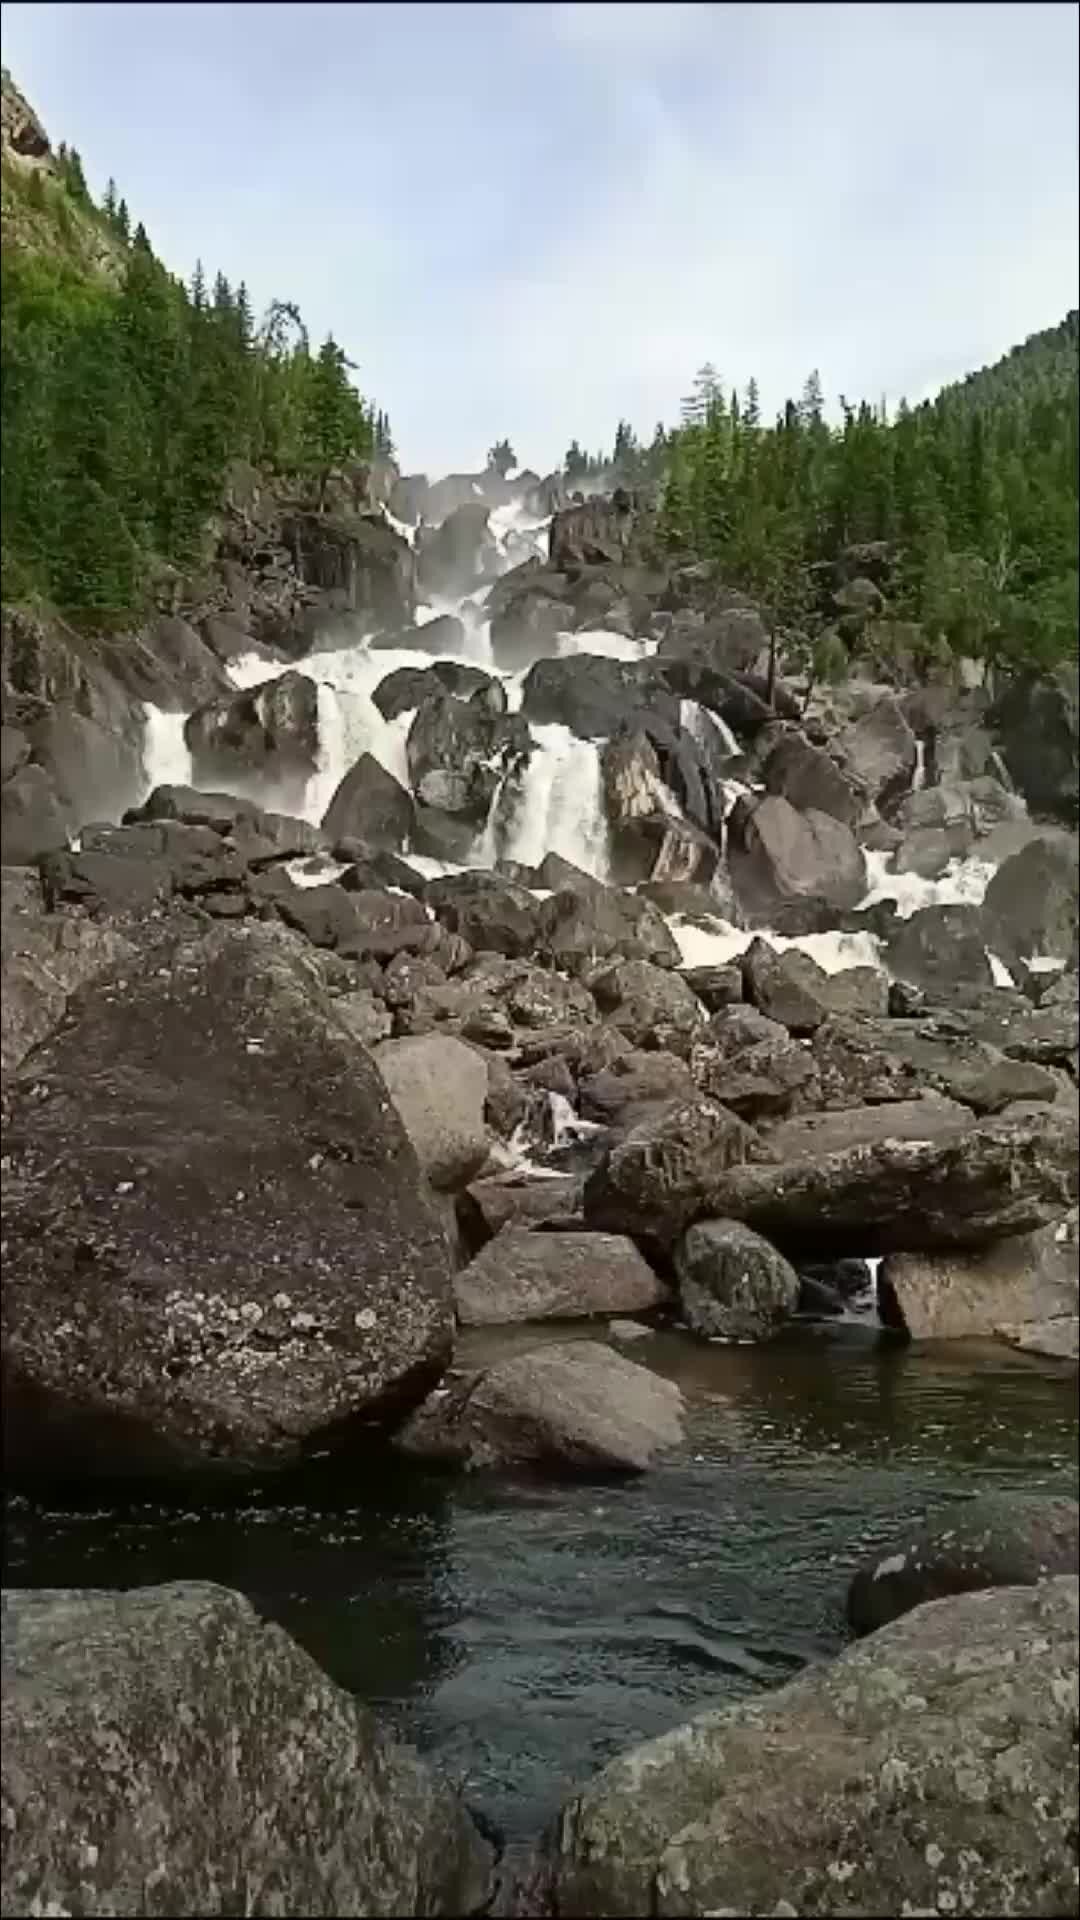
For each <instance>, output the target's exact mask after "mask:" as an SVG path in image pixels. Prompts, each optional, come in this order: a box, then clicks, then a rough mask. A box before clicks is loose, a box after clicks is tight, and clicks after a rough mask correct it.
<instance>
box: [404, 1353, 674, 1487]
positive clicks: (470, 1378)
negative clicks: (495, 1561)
mask: <svg viewBox="0 0 1080 1920" xmlns="http://www.w3.org/2000/svg"><path fill="white" fill-rule="evenodd" d="M682 1405H683V1401H682V1394H681V1393H680V1392H679V1389H678V1387H677V1386H675V1385H674V1383H673V1382H672V1381H670V1380H662V1379H660V1378H658V1377H657V1375H656V1374H654V1373H650V1372H648V1370H647V1369H646V1368H645V1367H639V1366H635V1365H634V1364H633V1363H632V1362H631V1361H629V1360H625V1359H624V1358H623V1357H622V1355H621V1354H617V1353H613V1352H612V1350H611V1348H610V1347H607V1346H601V1345H600V1344H598V1343H596V1342H593V1341H587V1340H575V1341H567V1342H565V1343H562V1344H554V1343H552V1344H550V1345H545V1346H540V1347H534V1348H533V1349H531V1351H530V1352H528V1353H519V1354H516V1355H514V1356H513V1358H511V1359H507V1360H500V1361H497V1362H496V1363H495V1364H494V1365H493V1366H491V1367H488V1368H487V1369H486V1370H484V1371H481V1372H473V1373H468V1374H466V1375H465V1376H464V1377H463V1378H461V1379H459V1380H457V1381H455V1382H454V1383H453V1384H452V1385H451V1386H450V1388H449V1389H448V1390H447V1391H445V1392H444V1393H442V1394H441V1395H437V1396H436V1395H433V1396H432V1398H431V1399H430V1400H428V1401H427V1402H425V1404H424V1406H423V1407H421V1408H420V1409H419V1410H418V1412H417V1413H416V1414H414V1416H413V1417H412V1419H411V1420H410V1421H409V1423H408V1425H407V1426H406V1427H405V1428H404V1430H403V1432H402V1433H401V1434H400V1435H399V1437H398V1441H397V1445H398V1446H399V1447H400V1448H402V1450H403V1451H405V1452H407V1453H412V1454H419V1455H421V1456H422V1457H424V1458H427V1459H434V1460H441V1461H442V1462H444V1463H445V1464H448V1465H450V1464H453V1465H458V1466H465V1467H470V1468H484V1467H502V1466H511V1467H519V1466H535V1467H541V1468H547V1469H548V1470H549V1471H554V1472H557V1473H560V1474H561V1473H567V1472H578V1473H596V1472H601V1473H605V1472H614V1473H642V1472H644V1471H645V1470H646V1468H648V1467H649V1466H651V1465H652V1462H653V1460H654V1458H655V1457H656V1455H657V1454H658V1453H660V1452H662V1451H663V1450H665V1449H666V1448H668V1447H673V1446H677V1445H678V1443H679V1441H680V1440H681V1439H682Z"/></svg>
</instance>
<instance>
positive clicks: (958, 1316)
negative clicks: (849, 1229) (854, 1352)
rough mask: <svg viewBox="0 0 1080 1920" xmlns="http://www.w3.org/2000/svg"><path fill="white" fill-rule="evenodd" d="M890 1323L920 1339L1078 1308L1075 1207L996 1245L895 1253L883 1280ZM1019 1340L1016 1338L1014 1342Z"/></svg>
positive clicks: (976, 1333) (961, 1334) (979, 1332)
mask: <svg viewBox="0 0 1080 1920" xmlns="http://www.w3.org/2000/svg"><path fill="white" fill-rule="evenodd" d="M878 1298H879V1302H880V1310H881V1315H882V1318H883V1320H884V1321H885V1323H886V1325H888V1326H892V1327H899V1328H902V1329H903V1330H904V1331H905V1332H907V1333H908V1334H910V1336H911V1338H912V1339H914V1340H956V1339H972V1338H976V1339H977V1338H990V1337H991V1336H993V1335H995V1334H997V1332H998V1330H999V1329H1000V1328H1003V1327H1007V1328H1009V1329H1010V1333H1009V1334H1007V1335H1005V1336H1003V1337H1005V1338H1011V1337H1012V1331H1013V1330H1019V1329H1021V1328H1022V1327H1024V1326H1026V1325H1028V1324H1033V1323H1038V1324H1040V1325H1041V1324H1043V1323H1045V1322H1049V1321H1055V1320H1075V1318H1076V1316H1077V1313H1078V1312H1080V1278H1078V1260H1077V1216H1076V1211H1075V1209H1074V1210H1073V1212H1072V1213H1071V1214H1070V1215H1069V1216H1067V1218H1066V1219H1065V1220H1056V1221H1053V1222H1052V1223H1050V1224H1049V1225H1047V1226H1045V1227H1040V1228H1038V1229H1037V1230H1036V1231H1035V1232H1033V1233H1023V1234H1013V1235H1010V1236H1009V1237H1008V1238H1007V1239H1002V1240H997V1241H995V1243H994V1244H993V1245H992V1246H989V1247H981V1248H976V1249H973V1250H965V1249H954V1250H952V1251H950V1252H947V1253H945V1252H942V1253H894V1254H890V1256H889V1258H888V1259H887V1260H886V1261H884V1262H883V1264H882V1268H881V1273H880V1276H879V1280H878ZM1014 1344H1015V1341H1014Z"/></svg>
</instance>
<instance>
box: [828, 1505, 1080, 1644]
mask: <svg viewBox="0 0 1080 1920" xmlns="http://www.w3.org/2000/svg"><path fill="white" fill-rule="evenodd" d="M1078 1572H1080V1507H1078V1506H1077V1503H1076V1501H1075V1500H1064V1499H1056V1498H1054V1497H1053V1496H1052V1495H1048V1494H1039V1493H1036V1494H1030V1493H1029V1494H1024V1493H1013V1492H1008V1493H984V1494H981V1495H979V1494H977V1495H976V1496H975V1498H974V1499H973V1500H965V1501H963V1502H962V1503H960V1504H958V1505H957V1506H955V1507H952V1508H950V1509H949V1510H948V1511H947V1512H946V1513H945V1514H943V1515H942V1517H941V1518H940V1519H938V1520H936V1521H935V1522H934V1523H933V1524H932V1525H930V1526H927V1527H923V1528H920V1529H919V1530H918V1531H917V1532H915V1531H914V1530H913V1529H911V1530H909V1531H907V1532H906V1533H904V1534H903V1535H902V1537H901V1538H900V1539H899V1540H897V1542H896V1544H895V1546H894V1547H893V1549H892V1551H891V1552H886V1553H884V1554H882V1552H881V1550H880V1549H879V1550H878V1552H876V1553H875V1554H874V1555H873V1558H872V1559H870V1560H868V1561H867V1562H866V1564H865V1565H864V1566H862V1567H860V1568H859V1571H858V1572H857V1573H856V1574H855V1575H854V1577H853V1578H852V1581H851V1585H850V1586H849V1588H848V1597H847V1616H848V1621H849V1624H850V1625H851V1627H852V1628H853V1629H854V1631H855V1632H856V1633H860V1634H861V1633H873V1632H874V1631H875V1629H876V1628H878V1627H884V1626H887V1625H888V1624H889V1622H890V1620H899V1619H900V1618H901V1616H902V1615H903V1614H905V1613H910V1612H911V1610H912V1608H913V1607H921V1606H922V1605H923V1604H924V1603H925V1602H926V1601H928V1600H944V1599H947V1598H949V1597H950V1596H952V1595H953V1594H957V1593H978V1592H981V1591H982V1590H983V1589H984V1588H986V1587H1033V1586H1035V1585H1036V1584H1037V1583H1038V1582H1039V1581H1040V1580H1045V1579H1047V1578H1053V1577H1054V1576H1056V1575H1058V1574H1070V1573H1072V1574H1075V1573H1078Z"/></svg>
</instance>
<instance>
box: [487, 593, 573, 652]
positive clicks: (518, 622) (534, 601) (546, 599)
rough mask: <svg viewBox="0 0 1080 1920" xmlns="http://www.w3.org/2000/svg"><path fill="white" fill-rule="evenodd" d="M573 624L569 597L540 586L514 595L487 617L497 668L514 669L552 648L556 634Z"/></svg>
mask: <svg viewBox="0 0 1080 1920" xmlns="http://www.w3.org/2000/svg"><path fill="white" fill-rule="evenodd" d="M576 624H577V622H576V617H575V612H574V608H573V606H572V605H571V603H570V601H569V600H560V599H556V598H555V597H553V596H552V595H551V594H550V593H545V592H543V590H542V588H540V587H537V588H535V589H530V591H529V592H527V593H519V594H517V595H515V597H514V599H513V600H510V601H509V602H507V604H506V605H504V606H501V607H496V608H495V610H494V612H493V613H492V616H491V654H492V658H493V659H494V660H496V661H497V662H498V664H499V666H500V667H505V668H509V669H511V670H512V671H514V672H518V671H520V669H521V668H523V667H528V666H531V665H532V663H533V661H534V660H538V659H540V658H542V657H543V656H544V655H545V654H550V653H553V652H554V651H555V649H556V646H557V642H558V637H559V635H560V633H568V632H570V630H571V629H572V628H573V627H574V626H575V625H576Z"/></svg>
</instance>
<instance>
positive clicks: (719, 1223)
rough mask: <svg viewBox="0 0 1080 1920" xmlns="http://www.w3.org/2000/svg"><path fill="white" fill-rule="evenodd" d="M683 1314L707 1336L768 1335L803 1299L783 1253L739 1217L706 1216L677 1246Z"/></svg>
mask: <svg viewBox="0 0 1080 1920" xmlns="http://www.w3.org/2000/svg"><path fill="white" fill-rule="evenodd" d="M675 1273H676V1277H677V1280H678V1290H679V1307H680V1311H681V1314H682V1318H683V1320H684V1321H685V1322H686V1325H687V1326H688V1327H689V1328H690V1329H691V1331H692V1332H694V1333H700V1334H702V1335H704V1337H705V1338H706V1339H708V1340H737V1341H747V1340H767V1339H769V1338H770V1336H771V1335H772V1334H774V1333H777V1332H778V1331H779V1329H780V1327H781V1326H782V1325H783V1324H784V1322H785V1320H788V1319H790V1317H791V1315H792V1314H793V1313H794V1312H795V1311H796V1309H797V1307H798V1304H799V1277H798V1274H797V1273H796V1272H795V1269H794V1267H792V1266H789V1265H788V1262H787V1261H786V1260H785V1259H784V1256H783V1254H781V1253H778V1252H777V1250H776V1248H775V1247H773V1246H770V1245H769V1242H768V1241H767V1240H763V1239H762V1238H761V1235H760V1234H757V1233H753V1232H751V1230H750V1228H749V1227H745V1226H743V1225H742V1224H741V1222H740V1221H738V1220H701V1221H699V1222H698V1224H697V1225H696V1226H693V1227H690V1228H689V1229H688V1231H687V1232H686V1233H684V1234H683V1236H682V1239H681V1240H680V1241H679V1243H678V1245H677V1246H676V1248H675Z"/></svg>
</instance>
